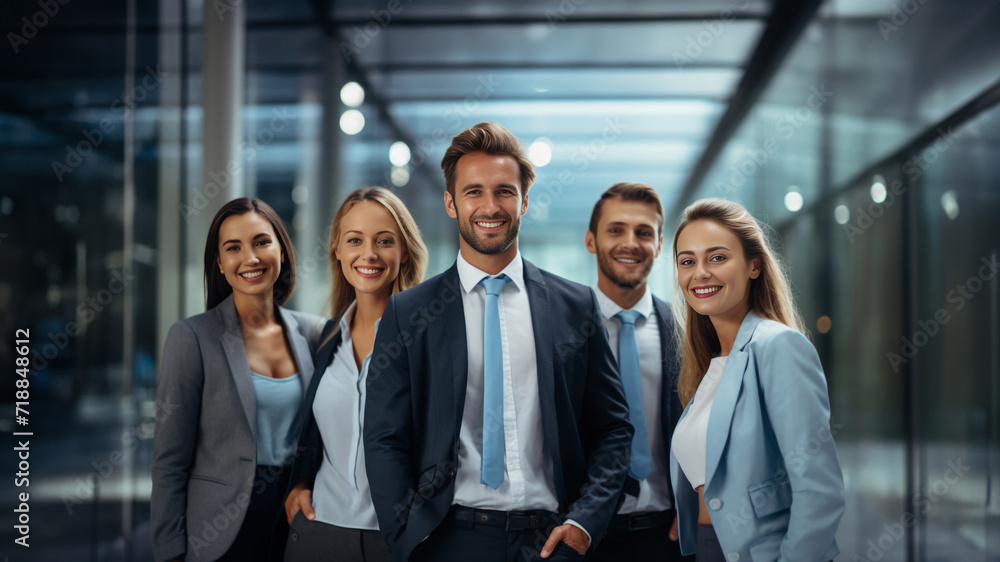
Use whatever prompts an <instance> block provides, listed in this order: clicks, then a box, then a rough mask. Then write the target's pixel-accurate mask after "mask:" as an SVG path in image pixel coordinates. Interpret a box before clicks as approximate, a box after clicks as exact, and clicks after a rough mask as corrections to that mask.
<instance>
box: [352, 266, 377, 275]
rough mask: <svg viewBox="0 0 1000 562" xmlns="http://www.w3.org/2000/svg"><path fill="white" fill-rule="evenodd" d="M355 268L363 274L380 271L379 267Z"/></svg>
mask: <svg viewBox="0 0 1000 562" xmlns="http://www.w3.org/2000/svg"><path fill="white" fill-rule="evenodd" d="M357 270H358V271H360V272H361V273H364V274H365V275H375V274H376V273H380V272H381V271H382V270H381V269H370V268H367V267H359V268H357Z"/></svg>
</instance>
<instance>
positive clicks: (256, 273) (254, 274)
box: [240, 269, 264, 279]
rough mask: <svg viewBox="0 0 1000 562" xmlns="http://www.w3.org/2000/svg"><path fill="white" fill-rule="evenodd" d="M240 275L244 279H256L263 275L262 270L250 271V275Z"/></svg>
mask: <svg viewBox="0 0 1000 562" xmlns="http://www.w3.org/2000/svg"><path fill="white" fill-rule="evenodd" d="M240 275H242V276H243V278H244V279H256V278H258V277H260V276H261V275H264V270H263V269H262V270H260V271H251V272H250V273H241V274H240Z"/></svg>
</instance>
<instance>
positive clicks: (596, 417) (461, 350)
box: [364, 123, 632, 562]
mask: <svg viewBox="0 0 1000 562" xmlns="http://www.w3.org/2000/svg"><path fill="white" fill-rule="evenodd" d="M441 167H442V169H443V170H444V175H445V180H446V183H447V191H446V192H445V194H444V203H445V210H446V211H447V213H448V215H449V216H450V217H452V218H454V219H457V221H458V229H459V233H460V239H459V246H460V251H459V255H458V259H457V261H456V263H455V265H454V266H452V267H451V268H450V269H449V270H448V271H446V272H444V273H443V274H441V275H438V276H436V277H434V278H432V279H429V280H427V281H425V282H424V283H422V284H420V285H418V286H417V287H414V288H412V289H409V290H407V291H405V292H403V293H397V294H395V295H393V297H392V298H391V299H390V301H389V305H388V306H387V307H386V310H385V313H384V314H383V315H382V319H381V323H380V325H379V330H378V335H377V336H376V340H375V349H374V353H373V355H372V359H371V363H370V367H369V374H368V399H367V404H366V408H365V424H364V443H365V455H366V460H367V462H366V464H367V471H368V478H369V480H370V482H371V489H372V499H373V501H374V503H375V511H376V514H377V515H378V520H379V527H380V530H381V531H382V534H383V536H384V537H385V539H386V541H387V542H388V543H389V545H390V546H391V548H392V552H393V555H394V557H395V558H396V560H399V561H405V560H433V561H449V560H454V561H467V560H476V561H478V562H487V561H494V560H496V561H508V562H513V561H527V560H539V559H540V558H546V559H549V560H579V559H581V558H582V557H583V555H584V554H585V553H587V551H588V549H590V548H591V547H592V546H593V545H596V544H597V543H598V542H599V541H600V539H601V537H602V536H603V535H604V532H605V530H606V528H607V525H608V522H609V521H610V520H611V517H612V515H613V514H614V512H615V509H616V508H617V506H618V501H619V498H620V496H621V490H622V486H623V485H624V481H625V472H626V470H627V466H628V455H629V443H630V442H631V439H632V428H631V426H630V425H629V423H628V421H627V416H628V406H627V404H626V402H625V395H624V392H623V390H622V386H621V381H620V379H619V377H618V371H617V366H616V364H615V360H614V356H613V354H612V351H611V348H610V346H609V345H608V340H607V336H606V333H605V330H604V326H603V320H602V317H601V312H600V309H599V307H598V304H597V299H596V296H595V295H594V293H593V291H591V290H590V289H589V288H587V287H584V286H582V285H578V284H576V283H573V282H570V281H567V280H565V279H562V278H559V277H557V276H555V275H552V274H551V273H548V272H546V271H542V270H540V269H538V268H537V267H535V266H534V265H532V264H531V263H529V262H527V261H525V260H523V259H522V258H521V254H520V252H519V251H518V245H517V235H518V227H519V226H520V221H521V216H522V215H524V213H525V212H526V211H527V209H528V188H529V187H530V186H531V182H532V181H533V180H534V171H533V170H532V167H531V164H530V162H529V161H528V160H527V158H526V156H525V154H524V150H523V148H522V147H521V145H520V143H519V142H518V140H517V138H516V137H514V136H513V135H512V134H511V133H510V131H508V130H507V129H505V128H503V127H502V126H500V125H497V124H495V123H480V124H479V125H476V126H475V127H473V128H471V129H466V130H465V131H463V132H462V133H460V134H459V135H457V136H456V137H455V138H454V139H453V141H452V144H451V146H450V147H449V149H448V151H447V152H446V154H445V157H444V159H443V160H442V162H441Z"/></svg>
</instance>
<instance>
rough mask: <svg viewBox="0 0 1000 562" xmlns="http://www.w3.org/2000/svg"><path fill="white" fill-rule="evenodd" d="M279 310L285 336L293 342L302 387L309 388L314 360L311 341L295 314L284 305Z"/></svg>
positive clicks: (293, 351)
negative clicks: (310, 347) (307, 338)
mask: <svg viewBox="0 0 1000 562" xmlns="http://www.w3.org/2000/svg"><path fill="white" fill-rule="evenodd" d="M278 310H279V311H280V312H281V315H280V316H281V320H282V322H283V323H284V324H285V336H286V337H287V338H288V341H289V342H290V343H291V344H292V346H291V347H292V353H293V354H294V357H293V359H295V364H296V365H297V366H298V369H299V379H300V381H301V383H302V389H303V390H305V389H308V388H309V381H310V380H311V379H312V376H313V360H312V353H310V352H309V342H308V341H306V338H305V336H303V335H302V334H301V333H300V332H299V321H298V320H296V319H295V315H293V314H292V313H291V312H290V311H289V310H286V309H285V308H284V307H280V306H279V307H278Z"/></svg>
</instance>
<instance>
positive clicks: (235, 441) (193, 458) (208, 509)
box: [150, 295, 322, 562]
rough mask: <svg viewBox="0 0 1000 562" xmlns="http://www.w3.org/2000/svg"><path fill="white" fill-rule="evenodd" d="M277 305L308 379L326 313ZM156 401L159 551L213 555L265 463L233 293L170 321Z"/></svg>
mask: <svg viewBox="0 0 1000 562" xmlns="http://www.w3.org/2000/svg"><path fill="white" fill-rule="evenodd" d="M279 310H280V315H279V316H280V321H281V322H282V323H283V324H284V328H285V337H287V338H288V341H289V342H290V343H291V347H292V351H293V353H294V356H295V362H296V364H297V365H298V367H299V376H300V377H302V382H303V384H305V385H307V384H308V383H309V380H310V378H311V377H312V372H313V363H312V354H313V351H314V350H315V348H316V345H317V343H318V339H319V332H320V327H321V326H322V319H321V318H319V317H318V316H314V315H312V314H305V313H302V312H293V311H290V310H287V309H285V308H281V307H279ZM156 400H157V404H158V406H159V409H160V411H159V412H158V413H157V423H156V435H155V439H154V444H153V468H152V477H153V489H152V497H151V499H150V526H151V528H152V535H153V554H154V557H155V559H156V560H157V561H158V562H159V561H164V560H172V559H173V558H176V557H178V556H183V555H185V554H186V556H185V557H186V559H187V560H215V559H216V558H218V557H220V556H222V554H223V553H225V552H226V550H227V549H228V548H229V547H230V546H231V545H232V542H233V540H234V539H235V538H236V534H237V533H238V532H239V530H240V526H241V525H242V524H243V518H244V516H245V514H246V506H247V505H248V504H249V501H250V495H251V492H252V488H253V482H254V474H255V469H256V466H257V441H256V434H257V402H256V398H255V397H254V392H253V380H252V378H251V375H250V365H249V363H248V361H247V354H246V348H245V347H244V345H243V334H242V333H241V331H240V319H239V316H238V315H237V313H236V305H235V304H234V303H233V297H232V296H231V295H230V297H229V298H227V299H226V300H224V301H222V302H221V303H220V304H219V305H218V306H216V307H215V308H213V309H212V310H209V311H208V312H204V313H202V314H199V315H197V316H192V317H191V318H188V319H186V320H181V321H179V322H177V323H176V324H174V325H173V327H171V328H170V333H169V334H167V341H166V343H165V344H164V346H163V360H162V362H161V365H160V375H159V383H158V385H157V389H156Z"/></svg>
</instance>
